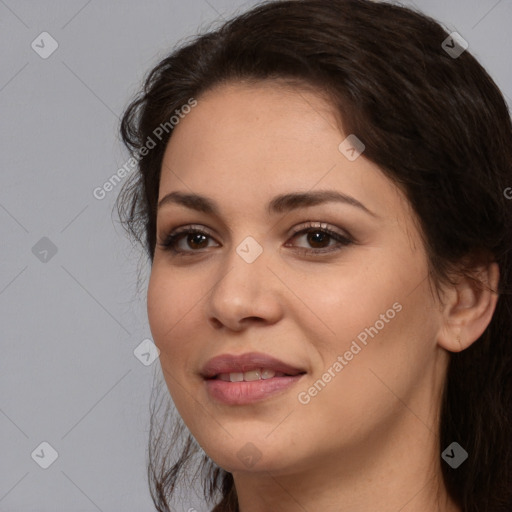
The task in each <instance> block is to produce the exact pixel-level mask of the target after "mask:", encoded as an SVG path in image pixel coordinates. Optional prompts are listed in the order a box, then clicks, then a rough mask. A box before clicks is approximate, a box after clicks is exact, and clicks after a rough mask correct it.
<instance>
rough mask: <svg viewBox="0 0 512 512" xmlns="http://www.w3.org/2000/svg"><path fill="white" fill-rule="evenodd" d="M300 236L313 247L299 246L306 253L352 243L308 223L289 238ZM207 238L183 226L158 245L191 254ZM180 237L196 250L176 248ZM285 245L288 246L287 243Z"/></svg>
mask: <svg viewBox="0 0 512 512" xmlns="http://www.w3.org/2000/svg"><path fill="white" fill-rule="evenodd" d="M300 236H305V237H306V241H307V243H309V244H310V245H311V246H312V247H313V248H312V249H308V248H304V247H299V251H300V252H302V253H307V254H317V253H326V252H331V251H334V250H338V249H340V248H341V247H344V246H347V245H350V244H351V243H353V241H352V240H351V239H350V238H349V237H348V236H345V235H342V234H341V233H337V232H335V231H333V230H330V229H328V228H327V227H319V226H311V225H310V226H308V227H305V228H303V229H300V230H298V231H295V232H294V233H293V234H292V236H291V240H293V239H294V238H297V237H300ZM208 238H211V239H212V240H213V238H212V237H211V235H210V234H209V233H207V232H206V231H203V230H202V229H198V228H190V227H189V228H187V227H185V228H181V229H179V230H177V231H175V232H171V233H170V234H169V235H168V236H167V237H166V238H165V240H164V241H163V242H162V243H160V244H159V245H160V246H161V247H162V248H163V250H166V251H170V252H172V253H175V254H183V255H185V254H187V255H191V254H192V253H197V252H200V251H199V249H205V248H207V246H208V243H207V242H208ZM182 239H185V240H186V242H187V243H188V246H189V247H191V248H192V249H197V250H192V251H189V250H186V249H183V248H178V244H179V242H180V241H181V240H182ZM332 240H334V241H335V242H337V243H335V244H332V245H329V242H330V241H332ZM205 242H206V244H205ZM325 243H327V245H325ZM286 245H287V246H288V244H286Z"/></svg>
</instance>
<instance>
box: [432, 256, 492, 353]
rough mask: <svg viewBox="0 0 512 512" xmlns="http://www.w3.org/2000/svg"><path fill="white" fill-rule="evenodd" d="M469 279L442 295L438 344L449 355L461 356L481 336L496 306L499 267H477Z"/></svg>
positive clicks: (465, 278)
mask: <svg viewBox="0 0 512 512" xmlns="http://www.w3.org/2000/svg"><path fill="white" fill-rule="evenodd" d="M472 275H473V276H474V277H473V278H472V277H469V276H468V277H462V278H460V279H459V281H458V282H457V284H455V285H451V286H448V288H446V289H445V292H444V297H443V305H442V306H441V312H442V315H443V322H442V327H441V329H440V331H439V333H438V344H439V345H440V346H441V347H443V348H445V349H446V350H448V351H450V352H461V351H462V350H464V349H466V348H468V347H469V346H470V345H471V344H472V343H474V342H475V341H476V340H477V339H478V338H479V337H480V336H481V335H482V334H483V332H484V331H485V329H486V328H487V326H488V325H489V323H490V321H491V319H492V316H493V314H494V311H495V309H496V304H497V302H498V293H497V289H498V284H499V278H500V272H499V267H498V264H497V263H490V264H489V265H486V266H479V267H477V268H475V269H474V272H473V273H472Z"/></svg>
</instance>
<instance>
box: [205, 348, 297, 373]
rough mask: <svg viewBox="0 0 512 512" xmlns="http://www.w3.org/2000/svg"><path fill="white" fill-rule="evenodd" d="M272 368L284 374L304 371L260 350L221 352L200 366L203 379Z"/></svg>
mask: <svg viewBox="0 0 512 512" xmlns="http://www.w3.org/2000/svg"><path fill="white" fill-rule="evenodd" d="M262 369H265V370H272V371H274V372H276V373H278V374H279V373H283V374H284V375H286V376H295V375H299V374H303V373H306V371H305V370H304V369H303V368H299V367H295V366H292V365H291V364H288V363H285V362H284V361H281V360H279V359H276V358H275V357H272V356H269V355H267V354H263V353H260V352H248V353H246V354H241V355H233V354H221V355H220V356H217V357H214V358H212V359H210V360H209V361H208V362H207V363H206V364H205V365H204V366H203V368H202V370H201V376H202V377H203V378H204V379H215V378H217V377H218V376H219V375H221V374H230V373H244V372H249V371H253V370H258V371H259V370H262Z"/></svg>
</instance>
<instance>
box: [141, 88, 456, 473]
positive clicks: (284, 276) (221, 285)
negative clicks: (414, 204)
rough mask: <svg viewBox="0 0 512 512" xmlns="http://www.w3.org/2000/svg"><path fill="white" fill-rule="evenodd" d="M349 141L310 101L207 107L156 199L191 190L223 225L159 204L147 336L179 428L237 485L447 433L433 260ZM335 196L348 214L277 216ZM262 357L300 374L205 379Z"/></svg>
mask: <svg viewBox="0 0 512 512" xmlns="http://www.w3.org/2000/svg"><path fill="white" fill-rule="evenodd" d="M348 135H349V134H341V133H340V131H339V129H338V127H337V125H336V122H335V119H334V115H333V114H332V112H331V110H330V107H329V105H328V104H327V103H325V102H324V100H322V99H321V97H320V96H317V95H315V94H313V93H312V92H307V91H306V90H301V91H299V90H291V89H284V88H283V87H282V86H280V85H278V84H277V83H273V84H270V83H268V84H265V83H261V84H260V85H241V84H240V85H238V84H237V85H229V86H222V87H220V88H217V89H215V90H213V91H210V92H208V93H207V94H206V95H204V96H202V97H200V98H198V104H197V106H196V107H195V108H193V109H192V110H191V112H190V113H189V114H187V115H186V116H185V117H184V118H183V119H181V120H180V122H179V124H178V125H177V126H176V127H175V128H174V133H173V135H172V138H171V140H170V142H169V145H168V147H167V150H166V153H165V156H164V161H163V166H162V176H161V183H160V190H159V201H160V200H162V199H163V198H164V197H166V196H168V194H171V193H174V192H180V193H181V194H194V195H198V196H201V197H202V198H205V199H206V200H207V201H208V203H210V204H213V205H214V206H215V212H213V213H212V212H209V211H206V210H205V208H201V207H200V206H201V204H202V203H200V201H195V202H192V201H188V205H189V206H188V207H187V206H185V205H184V204H181V203H180V201H176V200H174V201H173V200H171V198H170V197H168V199H167V200H166V201H165V202H164V204H161V205H160V207H159V209H158V214H157V246H156V250H155V255H154V262H153V266H152V272H151V277H150V282H149V289H148V317H149V323H150V327H151V331H152V334H153V338H154V341H155V343H156V345H157V346H158V348H159V349H160V352H161V353H160V363H161V365H162V369H163V372H164V375H165V379H166V382H167V386H168V389H169V391H170V394H171V396H172V399H173V401H174V403H175V405H176V407H177V409H178V411H179V413H180V415H181V416H182V417H183V420H184V421H185V423H186V425H187V426H188V428H189V429H190V431H191V433H192V434H193V436H194V437H195V438H196V440H197V441H198V443H199V444H200V445H201V446H202V447H203V449H204V450H205V451H206V453H207V454H208V455H209V456H210V457H211V458H212V459H213V460H214V461H215V462H216V463H217V464H218V465H220V466H221V467H223V468H224V469H226V470H228V471H231V472H237V471H253V472H254V471H262V470H271V471H273V472H274V474H278V473H282V474H285V473H287V472H291V471H296V470H299V469H300V468H306V467H313V466H315V465H317V466H318V467H326V466H328V465H333V467H339V465H340V462H342V461H348V460H350V461H351V464H352V469H353V467H354V466H353V464H354V463H355V462H356V461H359V462H361V463H362V462H363V461H364V458H365V457H374V456H375V454H376V453H378V450H379V449H381V447H382V446H385V445H386V439H387V438H388V436H390V435H391V433H392V432H394V433H397V432H400V435H401V436H406V437H407V438H408V439H419V441H417V443H419V444H421V443H422V442H423V441H421V439H424V438H425V437H428V434H430V433H429V429H430V428H431V427H433V425H434V422H435V421H436V418H437V416H436V415H437V411H438V407H439V398H440V391H441V388H442V384H443V381H444V376H445V372H446V367H447V361H448V358H447V352H446V351H445V350H443V349H441V348H440V347H439V346H438V344H437V334H438V332H439V331H440V329H441V327H442V326H441V322H442V318H441V313H440V310H439V307H438V305H437V303H436V302H435V299H434V297H433V295H432V294H431V289H430V288H429V280H428V269H427V259H426V254H425V250H424V246H423V244H422V242H421V239H420V235H419V232H418V229H417V227H416V225H417V224H416V222H415V220H414V218H415V217H414V214H413V212H412V210H411V208H410V205H409V203H408V201H407V200H406V199H405V197H404V195H403V194H402V193H401V192H400V190H399V189H398V188H397V187H396V186H395V185H394V184H393V183H392V182H391V181H390V180H389V179H388V178H387V177H385V176H384V174H383V173H382V172H381V171H380V170H379V168H378V167H377V166H376V165H375V164H373V163H372V162H370V161H369V160H367V159H366V158H365V155H364V152H363V153H362V154H361V156H359V157H357V151H352V150H350V149H347V148H346V146H345V145H341V148H340V144H341V143H342V142H343V141H344V140H345V139H346V137H347V136H348ZM356 136H358V137H359V139H361V140H362V141H364V133H361V134H356ZM359 149H360V148H359ZM356 157H357V158H356ZM320 191H328V192H331V193H333V192H335V193H338V194H339V195H340V197H341V198H343V197H345V200H339V201H335V200H330V201H324V202H321V201H318V202H315V201H310V202H309V204H305V203H304V202H302V201H299V200H297V201H293V200H286V198H285V199H284V200H279V201H278V202H277V203H274V201H275V199H276V198H277V197H279V196H286V195H288V194H306V195H309V194H318V193H319V192H320ZM347 198H348V199H347ZM194 205H195V206H196V207H197V208H194ZM269 205H273V206H274V208H270V207H269ZM192 227H193V228H195V229H197V230H200V231H202V232H204V235H201V234H194V233H192V234H189V235H186V234H185V235H183V234H182V235H181V236H179V237H178V238H176V239H175V241H174V242H175V243H174V249H176V250H178V251H180V252H176V253H175V252H172V251H171V250H170V249H169V248H167V249H165V248H164V247H163V245H161V244H163V243H164V242H165V239H166V238H167V237H168V235H169V234H170V233H171V232H174V231H176V229H177V228H180V232H181V231H183V230H185V231H187V230H190V229H191V228H192ZM305 228H308V230H309V231H307V232H305V233H302V234H295V233H297V232H299V231H302V230H303V229H305ZM325 230H328V231H330V232H332V233H333V235H332V234H331V235H329V234H328V233H327V232H326V231H325ZM338 236H339V239H337V238H336V237H338ZM338 240H339V241H338ZM306 251H309V252H306ZM255 352H257V353H259V354H263V355H268V356H271V357H273V358H276V359H278V360H280V361H282V362H284V363H287V364H288V365H290V366H291V367H293V368H294V369H295V371H288V372H286V373H288V374H293V373H297V372H298V371H299V370H300V371H301V372H302V373H301V374H299V375H298V376H295V377H293V376H292V377H290V376H288V377H279V374H278V376H277V377H272V373H271V372H266V373H264V375H263V376H265V377H269V378H268V379H261V380H260V377H261V376H262V375H260V374H258V373H255V372H249V373H247V374H245V379H244V380H247V382H238V381H237V380H238V379H240V378H241V377H240V375H239V372H236V371H234V372H232V373H233V374H234V375H232V376H231V378H232V380H234V382H231V381H229V382H226V381H224V380H222V378H221V379H219V378H217V379H213V380H208V379H205V378H204V377H203V376H202V373H203V368H204V366H205V364H206V363H207V362H208V361H209V360H210V359H211V358H213V357H215V356H219V355H225V354H230V355H235V356H239V355H242V354H246V353H255ZM266 364H267V366H271V363H266ZM258 365H259V366H260V367H261V366H264V364H263V363H261V361H260V360H256V361H255V362H254V364H253V365H249V366H245V367H244V368H245V369H251V368H252V369H254V367H257V366H258ZM220 368H221V367H216V369H217V370H219V371H220ZM238 369H239V370H240V369H243V368H238ZM212 371H215V369H214V370H212ZM237 373H238V374H237ZM228 378H229V377H228ZM251 379H258V380H257V381H256V380H254V381H253V380H251ZM270 389H274V392H273V393H271V392H269V390H270ZM418 433H419V435H418ZM402 439H405V438H404V437H402ZM414 442H416V441H414ZM388 444H389V443H388ZM389 456H390V457H391V458H392V456H393V455H392V454H391V453H390V454H389ZM347 457H350V459H348V458H347ZM292 468H293V470H292Z"/></svg>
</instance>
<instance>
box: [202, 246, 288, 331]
mask: <svg viewBox="0 0 512 512" xmlns="http://www.w3.org/2000/svg"><path fill="white" fill-rule="evenodd" d="M257 249H258V247H257V246H256V247H255V246H254V245H251V244H249V246H244V245H243V244H241V246H239V247H238V248H236V247H234V248H233V249H232V250H231V251H230V253H229V254H228V255H227V256H226V259H225V260H224V262H223V264H222V265H221V266H219V272H218V274H217V275H215V276H214V279H215V284H214V285H213V287H212V290H211V292H210V294H209V296H208V299H207V315H208V321H209V323H210V324H211V325H212V326H213V327H214V328H215V329H222V328H225V329H229V330H232V331H242V330H243V329H245V328H247V326H248V325H250V324H253V323H260V324H262V325H266V324H273V323H276V322H278V321H279V319H280V318H281V317H282V313H283V312H282V308H283V304H284V302H283V301H284V297H283V295H282V294H283V288H285V286H284V285H283V283H282V281H281V280H280V279H279V278H278V277H277V273H276V271H275V270H273V269H272V268H271V267H272V264H271V262H270V261H269V260H270V258H268V257H267V254H266V251H263V252H261V253H260V254H259V255H258V252H259V251H260V250H261V249H259V250H257ZM254 251H257V252H254ZM255 256H257V257H256V258H255V259H254V257H255Z"/></svg>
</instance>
